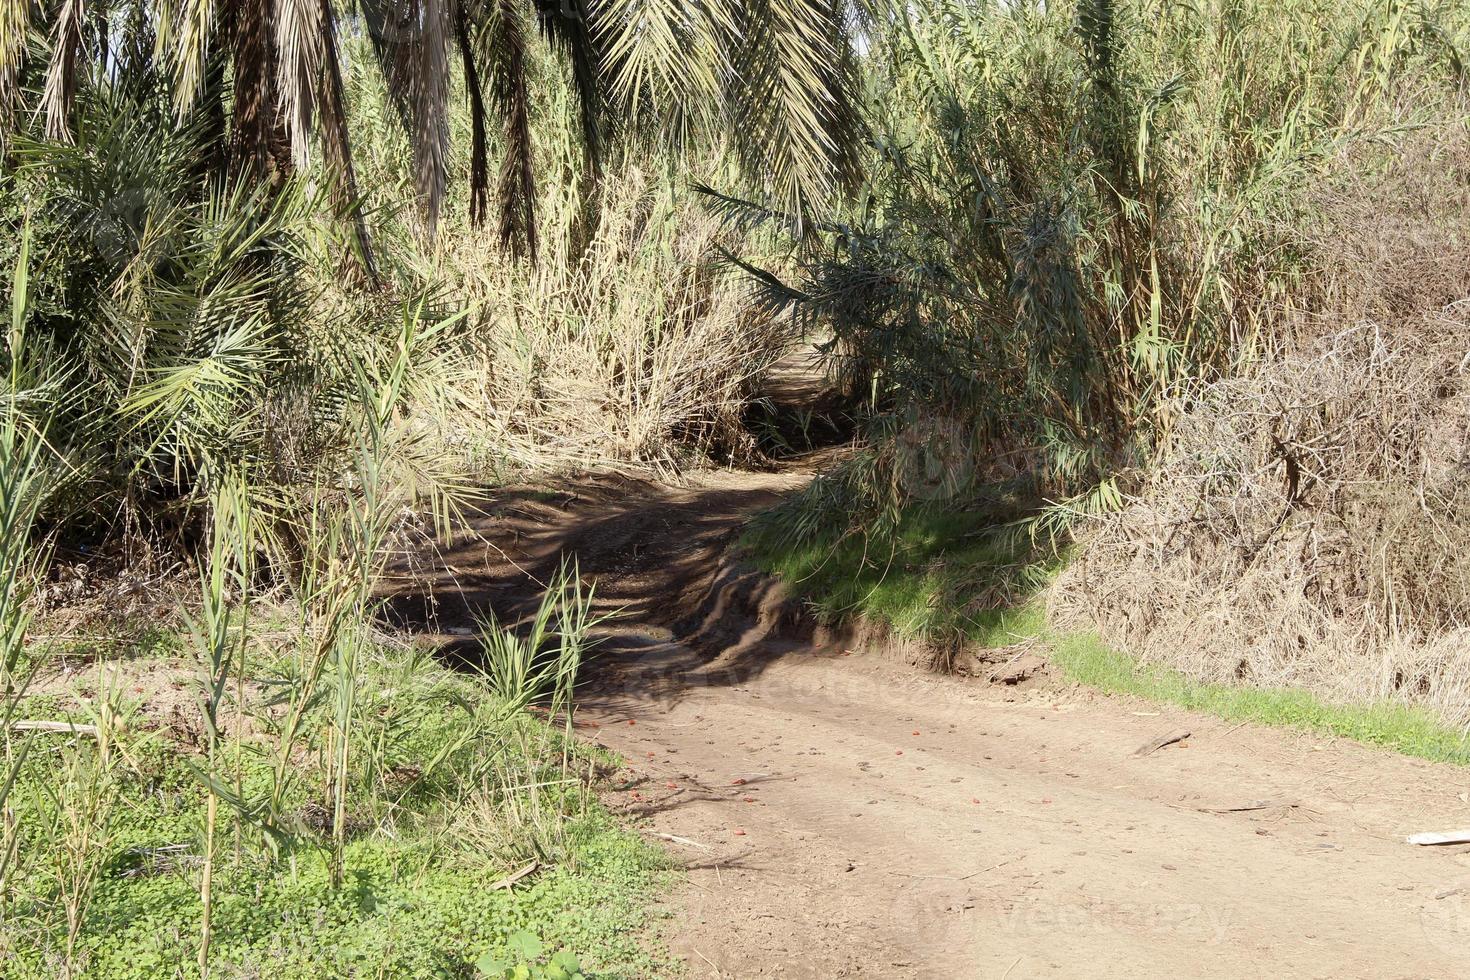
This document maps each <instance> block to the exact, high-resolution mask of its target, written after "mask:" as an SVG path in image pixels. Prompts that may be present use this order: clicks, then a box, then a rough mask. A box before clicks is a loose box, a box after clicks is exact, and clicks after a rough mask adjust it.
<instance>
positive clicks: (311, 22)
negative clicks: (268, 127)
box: [275, 0, 329, 167]
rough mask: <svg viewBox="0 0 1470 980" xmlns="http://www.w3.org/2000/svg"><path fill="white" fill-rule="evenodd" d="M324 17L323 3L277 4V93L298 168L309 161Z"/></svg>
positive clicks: (293, 0) (284, 0)
mask: <svg viewBox="0 0 1470 980" xmlns="http://www.w3.org/2000/svg"><path fill="white" fill-rule="evenodd" d="M327 13H328V11H327V10H326V5H325V4H324V3H323V2H322V0H276V10H275V29H276V51H275V63H276V90H277V92H278V94H279V98H280V106H281V114H282V115H283V116H284V117H285V122H286V133H287V135H288V136H289V137H290V140H291V156H292V159H293V160H294V161H295V164H296V166H298V167H305V166H306V165H307V163H308V161H309V160H310V157H311V152H310V151H311V132H312V112H313V110H314V108H315V106H316V102H317V93H318V92H319V91H320V90H321V87H322V68H323V62H324V60H325V57H326V52H325V44H324V38H325V37H326V35H327V31H328V30H329V25H328V24H326V23H324V21H323V18H324V16H325V15H326V14H327Z"/></svg>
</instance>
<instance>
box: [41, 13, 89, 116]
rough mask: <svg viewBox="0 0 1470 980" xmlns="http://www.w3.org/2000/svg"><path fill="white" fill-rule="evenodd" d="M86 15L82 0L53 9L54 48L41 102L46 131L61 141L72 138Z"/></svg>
mask: <svg viewBox="0 0 1470 980" xmlns="http://www.w3.org/2000/svg"><path fill="white" fill-rule="evenodd" d="M85 16H86V10H85V7H84V5H83V0H65V2H64V3H62V5H61V9H60V10H58V11H57V13H56V35H55V42H54V50H53V52H52V55H51V64H50V66H49V68H48V69H47V71H46V89H45V91H44V92H43V93H42V95H41V103H42V106H43V107H44V108H45V111H46V135H47V136H48V137H49V138H51V139H54V140H59V141H61V142H66V141H67V140H70V139H71V125H70V120H71V106H72V102H73V101H74V100H75V99H76V93H77V62H78V60H79V59H80V58H81V55H82V20H83V18H84V17H85Z"/></svg>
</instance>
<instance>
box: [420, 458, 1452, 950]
mask: <svg viewBox="0 0 1470 980" xmlns="http://www.w3.org/2000/svg"><path fill="white" fill-rule="evenodd" d="M802 479H804V476H803V475H802V473H801V472H800V471H789V472H785V473H777V474H748V473H738V474H712V475H710V476H708V477H706V478H704V479H703V480H702V481H700V482H699V483H697V484H695V485H694V486H691V487H688V488H682V489H677V490H675V489H668V488H662V487H657V486H653V485H649V484H645V483H639V482H634V481H623V480H617V479H602V480H594V481H587V482H584V483H582V484H580V485H577V486H574V487H569V488H568V492H566V493H558V494H553V495H546V494H521V495H515V494H511V495H507V496H506V497H505V498H503V499H501V500H500V501H498V502H497V503H496V505H495V506H494V507H493V508H491V512H490V515H489V516H487V517H485V518H483V519H481V520H480V521H478V522H477V527H476V530H477V531H478V532H479V534H480V535H481V536H482V537H483V540H476V541H471V540H470V539H467V540H466V543H463V544H462V545H461V546H459V547H457V548H455V549H453V550H451V551H450V552H448V553H446V554H445V555H443V556H442V557H441V560H440V562H439V564H438V566H437V568H436V569H433V570H431V571H432V572H433V574H432V576H431V577H432V579H433V581H434V582H435V588H434V596H435V597H436V598H437V602H434V603H431V602H428V601H426V600H425V599H423V598H422V597H421V598H416V599H404V600H401V601H400V602H399V603H398V607H399V612H400V613H401V614H402V615H403V616H404V617H405V618H407V619H409V620H413V621H417V622H424V621H426V620H428V619H429V618H430V614H431V613H433V614H434V622H435V623H436V624H437V625H435V626H434V627H433V628H434V629H435V630H437V631H438V632H440V633H442V634H443V635H444V638H445V640H446V642H450V643H453V642H462V638H463V634H464V632H465V630H466V628H467V625H468V623H469V619H468V617H469V615H470V614H471V613H472V612H474V611H476V610H479V609H482V608H484V607H486V606H489V607H492V608H495V609H496V610H497V611H498V612H500V613H501V614H502V615H506V614H507V613H509V612H511V611H513V610H515V609H517V608H519V607H521V606H522V605H523V604H524V603H525V602H527V601H528V598H529V597H530V596H531V595H532V594H533V593H534V589H535V583H536V582H538V581H544V580H545V579H546V578H547V577H548V576H549V574H550V572H551V570H552V568H554V566H555V563H556V562H557V561H558V560H559V557H560V556H561V555H562V554H575V555H576V556H577V558H578V560H579V562H580V565H581V569H582V572H583V574H584V576H586V577H587V578H588V579H591V580H593V581H595V582H596V584H597V591H598V599H599V606H601V607H602V608H604V609H609V608H613V607H618V608H621V609H622V610H623V612H622V616H621V617H620V619H619V621H618V623H617V625H616V626H615V627H614V628H613V629H612V631H611V632H612V636H611V637H610V639H609V642H608V643H607V645H606V646H605V648H604V651H603V654H602V656H601V658H600V661H599V664H598V666H597V668H596V670H595V672H594V673H595V677H594V679H593V682H592V686H591V687H590V688H589V690H588V691H587V694H586V695H585V697H584V700H583V702H582V709H581V713H580V715H579V717H580V718H581V719H582V720H583V721H585V722H586V723H587V725H586V727H585V728H584V729H583V730H584V731H585V733H586V735H587V737H588V738H591V739H595V740H596V741H598V742H601V743H602V744H604V745H607V746H609V747H611V748H612V749H614V750H616V751H617V752H619V753H620V754H622V755H623V756H624V757H625V758H626V759H627V760H628V764H627V768H626V771H625V773H623V774H622V776H623V778H622V781H621V782H620V783H619V789H618V790H617V792H616V793H615V798H614V800H613V803H614V805H615V806H616V807H617V808H619V809H620V810H622V811H624V812H625V814H626V815H627V816H628V817H629V818H630V820H632V821H634V822H635V823H636V825H637V826H639V827H641V828H642V829H644V830H645V831H646V832H647V833H649V834H650V835H656V836H657V837H658V839H659V840H661V841H662V842H663V843H664V844H665V846H667V847H668V848H669V849H670V850H671V851H672V853H673V854H674V855H675V856H676V858H677V859H678V860H679V861H680V862H681V863H683V864H684V865H685V866H686V867H687V868H688V879H687V880H688V883H687V886H685V887H684V888H683V889H682V891H681V892H680V893H679V894H678V895H677V896H675V898H674V899H673V901H672V904H671V908H670V913H671V918H670V919H669V921H668V923H667V929H666V934H667V937H668V940H669V942H670V944H671V945H672V947H673V948H674V950H675V951H676V952H677V953H678V954H679V955H680V956H682V957H683V958H684V959H685V960H687V962H688V964H689V972H690V974H691V975H692V976H696V977H759V976H785V977H833V976H864V977H868V976H871V977H997V978H998V977H1010V978H1019V977H1034V976H1063V977H1139V976H1159V977H1174V976H1210V977H1241V976H1292V977H1298V976H1299V977H1375V978H1377V977H1405V978H1407V977H1463V976H1470V848H1465V847H1450V848H1439V849H1427V848H1414V847H1411V846H1409V845H1407V844H1405V843H1404V842H1403V837H1404V836H1405V835H1406V834H1408V833H1411V832H1414V831H1419V830H1426V829H1449V828H1452V827H1459V826H1470V806H1467V804H1466V802H1465V800H1464V798H1463V797H1462V794H1464V793H1465V792H1466V790H1467V789H1470V779H1467V778H1466V773H1465V772H1463V771H1462V770H1459V769H1456V768H1453V767H1449V766H1441V765H1433V764H1429V763H1423V762H1419V761H1417V760H1411V759H1406V758H1402V757H1399V756H1395V755H1391V754H1388V753H1384V752H1379V751H1375V750H1369V749H1366V748H1363V747H1361V746H1358V745H1355V744H1352V743H1348V742H1334V741H1328V740H1324V739H1320V738H1314V737H1306V736H1301V735H1297V734H1294V733H1290V732H1283V731H1278V730H1270V729H1258V728H1255V727H1253V726H1239V725H1230V724H1226V723H1224V722H1220V721H1218V720H1215V719H1211V718H1207V717H1202V716H1197V715H1191V714H1189V713H1186V712H1181V711H1176V710H1171V709H1168V708H1160V707H1158V706H1154V705H1150V704H1147V703H1143V702H1135V701H1130V700H1126V699H1116V698H1103V697H1098V696H1095V695H1092V694H1090V693H1088V692H1085V691H1078V690H1073V689H1069V688H1065V687H1060V688H1059V687H1050V688H1033V689H1030V690H1025V691H1018V690H1015V689H1009V688H999V687H991V686H990V685H987V684H985V683H984V682H983V681H978V680H966V679H958V678H949V677H939V676H935V675H932V674H926V673H924V672H922V671H919V670H916V669H914V668H913V667H911V666H908V665H905V664H903V663H902V662H899V661H897V660H895V659H893V658H891V657H884V656H882V655H879V654H876V653H873V652H871V651H868V650H864V649H851V648H849V647H844V646H843V645H842V644H840V643H839V644H834V643H832V642H830V640H831V638H829V637H823V636H820V635H815V634H812V633H811V631H810V630H809V629H805V628H804V627H802V625H801V624H799V623H792V622H778V620H779V618H780V617H778V616H776V615H775V612H774V611H775V610H777V609H779V608H780V607H779V606H778V605H777V604H776V603H774V602H772V601H769V599H768V597H767V596H766V590H767V589H768V588H769V585H768V584H767V583H761V582H760V581H759V580H758V579H755V578H751V579H749V580H745V581H741V582H738V583H735V584H733V585H732V583H731V582H729V581H724V582H722V585H724V586H726V588H725V589H724V590H723V591H721V592H719V593H718V594H717V595H715V596H714V597H713V598H712V597H711V595H710V593H711V588H712V585H713V583H714V579H715V576H716V575H717V574H718V569H719V568H720V564H719V559H720V556H721V554H722V551H723V548H724V546H725V544H726V541H727V538H728V536H729V535H730V533H731V532H732V530H733V529H734V528H735V527H737V526H738V524H739V522H740V521H741V520H743V519H744V517H745V516H746V515H748V514H749V513H751V512H752V511H754V510H755V509H757V508H759V507H762V506H765V505H767V504H769V503H770V502H771V501H773V500H774V499H776V497H777V496H778V495H779V494H781V493H782V492H785V491H786V490H789V489H790V488H791V487H792V486H795V485H796V484H798V483H799V482H800V481H801V480H802ZM726 576H727V579H728V576H729V573H728V571H727V572H726ZM1177 729H1185V730H1188V731H1189V732H1191V733H1192V735H1191V737H1190V738H1188V739H1187V740H1185V741H1183V742H1182V743H1177V744H1175V745H1171V746H1168V747H1165V748H1162V749H1160V750H1158V751H1157V752H1154V753H1153V754H1151V755H1147V756H1143V757H1139V756H1135V755H1134V752H1135V750H1137V749H1138V748H1139V746H1140V745H1142V744H1143V743H1145V742H1147V741H1149V740H1150V739H1153V738H1155V737H1156V736H1159V735H1162V734H1165V733H1167V732H1171V731H1173V730H1177ZM1459 889H1464V890H1463V891H1460V890H1459Z"/></svg>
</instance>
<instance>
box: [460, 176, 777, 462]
mask: <svg viewBox="0 0 1470 980" xmlns="http://www.w3.org/2000/svg"><path fill="white" fill-rule="evenodd" d="M548 204H549V205H550V206H549V207H548V206H546V205H548ZM541 218H542V222H543V224H542V234H541V238H542V241H543V242H544V243H546V245H545V250H544V251H543V254H542V255H541V257H540V260H539V261H538V262H536V263H535V264H531V263H528V262H524V261H522V262H517V261H515V260H513V259H512V258H511V257H509V256H507V255H505V254H504V253H503V252H502V251H501V250H500V248H499V247H498V244H497V243H496V242H495V239H494V236H493V234H490V233H486V234H484V235H480V236H471V235H463V236H460V237H458V238H456V239H455V240H454V241H453V242H452V243H451V245H450V249H449V252H448V254H447V255H446V256H445V257H444V261H445V264H446V266H447V267H448V268H449V269H450V270H452V272H451V278H452V279H453V280H454V281H456V282H457V283H460V284H462V288H463V289H464V290H465V292H466V293H467V294H468V296H469V297H470V298H472V299H474V300H477V301H478V304H479V307H480V309H481V310H483V322H482V323H481V324H480V326H479V328H478V330H479V333H478V344H479V358H480V370H479V372H478V374H479V379H480V381H479V383H480V390H479V393H478V394H479V403H480V404H481V405H482V406H483V413H482V419H481V420H480V424H481V425H482V426H483V429H482V431H481V432H480V433H479V437H480V442H481V444H482V445H483V446H484V447H485V450H486V456H487V458H491V459H493V460H495V461H498V462H499V464H501V465H507V464H508V465H509V467H511V468H513V469H519V470H528V469H529V470H537V469H548V468H557V469H561V468H571V467H581V466H590V465H594V464H596V465H607V464H618V463H624V464H632V465H634V466H637V467H640V468H648V469H654V470H656V471H659V472H663V473H668V472H670V471H677V470H678V469H680V468H682V467H683V466H685V465H687V464H688V463H690V462H691V461H693V460H696V459H697V458H698V457H699V456H701V455H703V454H706V453H711V452H717V453H720V454H730V455H733V456H741V455H743V454H746V453H748V452H749V450H750V448H751V443H750V437H749V435H748V434H746V433H745V432H744V430H743V428H742V427H741V425H740V416H741V412H742V411H743V409H744V407H745V404H746V401H747V399H748V397H749V395H750V392H751V388H752V386H753V382H754V380H755V379H756V378H757V377H759V376H760V374H761V373H763V372H764V371H765V369H766V368H767V367H768V365H769V364H770V363H771V362H772V361H774V360H775V359H776V357H778V356H779V354H780V353H781V351H782V350H783V349H784V348H785V347H786V346H787V345H788V344H789V342H790V338H789V335H788V333H787V331H786V329H785V328H784V327H783V326H782V325H781V324H780V323H778V322H777V321H776V320H774V319H773V318H771V317H770V316H766V315H763V314H761V313H759V312H758V311H756V310H754V309H753V308H752V305H751V304H750V302H749V287H748V286H747V285H746V284H744V283H743V282H742V281H741V278H740V277H739V276H738V275H734V274H732V273H731V271H730V270H729V268H728V266H727V265H726V263H724V262H722V261H721V259H722V255H721V252H720V249H721V247H727V248H729V249H730V250H731V251H732V252H738V251H739V250H740V248H741V244H740V243H739V242H737V241H734V240H732V235H733V234H734V233H733V232H731V231H730V230H728V229H727V228H725V227H723V226H722V225H721V223H720V222H719V221H718V219H716V218H715V217H713V216H711V215H709V214H708V213H706V212H705V211H703V210H702V209H700V208H699V207H698V204H697V202H696V201H693V200H691V199H690V195H689V194H688V193H687V192H680V191H679V189H678V188H677V187H676V186H675V184H674V183H673V182H672V181H671V180H670V179H667V178H661V177H658V176H654V175H650V174H648V173H647V172H645V171H644V170H642V169H640V168H638V167H637V166H628V167H625V168H623V169H622V170H621V171H620V172H619V173H618V175H617V176H616V179H609V181H608V182H607V184H606V185H605V187H604V189H603V191H602V194H601V200H600V202H599V215H598V221H597V222H596V223H595V226H594V227H593V229H592V231H591V233H590V236H589V237H588V240H587V242H586V245H585V247H584V248H582V249H580V250H579V249H577V248H576V246H575V242H576V241H577V239H578V236H579V230H578V229H577V227H576V226H575V224H574V223H575V222H576V221H577V220H578V212H577V208H576V207H575V202H574V201H571V200H567V201H557V200H555V199H553V200H550V201H547V202H544V204H543V208H542V212H541ZM548 252H549V253H550V254H548Z"/></svg>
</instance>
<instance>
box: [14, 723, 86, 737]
mask: <svg viewBox="0 0 1470 980" xmlns="http://www.w3.org/2000/svg"><path fill="white" fill-rule="evenodd" d="M10 727H11V729H13V730H14V731H17V732H70V733H71V734H73V735H91V736H92V737H94V738H95V737H96V736H97V726H96V725H78V724H76V723H74V722H70V721H12V722H11V723H10Z"/></svg>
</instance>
